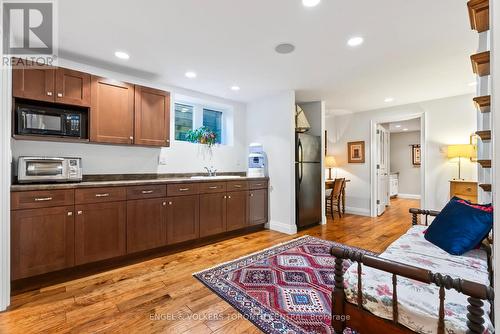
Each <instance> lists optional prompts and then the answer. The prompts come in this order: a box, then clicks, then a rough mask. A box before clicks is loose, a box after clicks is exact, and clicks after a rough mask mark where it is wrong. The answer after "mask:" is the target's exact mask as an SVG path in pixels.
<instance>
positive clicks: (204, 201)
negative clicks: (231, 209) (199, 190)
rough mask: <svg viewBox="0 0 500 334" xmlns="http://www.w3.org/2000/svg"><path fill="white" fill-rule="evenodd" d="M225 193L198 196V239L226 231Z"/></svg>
mask: <svg viewBox="0 0 500 334" xmlns="http://www.w3.org/2000/svg"><path fill="white" fill-rule="evenodd" d="M226 201H227V196H226V194H225V193H218V194H204V195H200V237H207V236H210V235H215V234H219V233H223V232H225V231H226Z"/></svg>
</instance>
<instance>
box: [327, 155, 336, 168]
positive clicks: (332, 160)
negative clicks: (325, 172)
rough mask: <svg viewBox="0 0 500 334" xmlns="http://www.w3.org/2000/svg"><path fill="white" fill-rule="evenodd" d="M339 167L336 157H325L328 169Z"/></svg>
mask: <svg viewBox="0 0 500 334" xmlns="http://www.w3.org/2000/svg"><path fill="white" fill-rule="evenodd" d="M336 165H337V162H336V161H335V157H334V156H333V155H327V156H326V157H325V166H326V168H334V167H335V166H336Z"/></svg>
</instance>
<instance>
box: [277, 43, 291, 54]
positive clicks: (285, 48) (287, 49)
mask: <svg viewBox="0 0 500 334" xmlns="http://www.w3.org/2000/svg"><path fill="white" fill-rule="evenodd" d="M274 50H276V52H278V53H281V54H287V53H292V52H293V51H294V50H295V45H293V44H290V43H282V44H279V45H277V46H276V47H275V48H274Z"/></svg>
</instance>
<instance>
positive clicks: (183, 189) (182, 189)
mask: <svg viewBox="0 0 500 334" xmlns="http://www.w3.org/2000/svg"><path fill="white" fill-rule="evenodd" d="M188 190H189V188H179V191H188Z"/></svg>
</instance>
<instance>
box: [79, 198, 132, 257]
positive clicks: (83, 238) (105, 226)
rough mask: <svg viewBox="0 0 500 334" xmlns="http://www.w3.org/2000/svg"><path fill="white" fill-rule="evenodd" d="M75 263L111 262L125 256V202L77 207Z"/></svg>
mask: <svg viewBox="0 0 500 334" xmlns="http://www.w3.org/2000/svg"><path fill="white" fill-rule="evenodd" d="M75 211H76V219H75V263H76V264H77V265H79V264H83V263H89V262H95V261H100V260H105V259H109V258H112V257H117V256H121V255H124V254H125V253H126V249H125V248H126V225H127V220H126V214H127V209H126V202H125V201H121V202H105V203H96V204H84V205H76V206H75Z"/></svg>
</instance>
